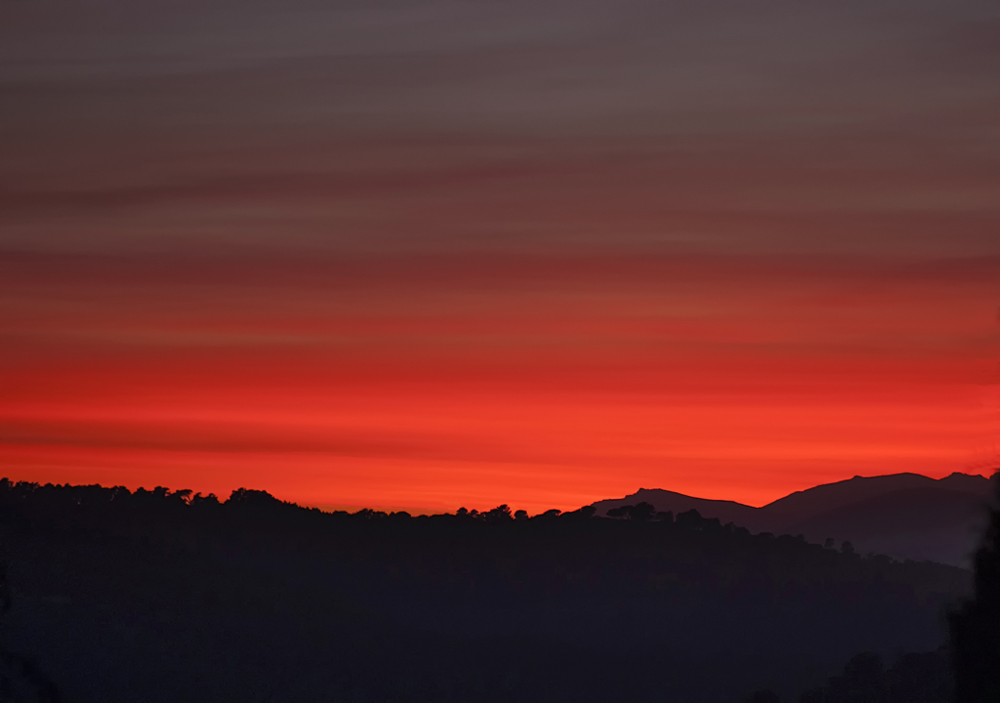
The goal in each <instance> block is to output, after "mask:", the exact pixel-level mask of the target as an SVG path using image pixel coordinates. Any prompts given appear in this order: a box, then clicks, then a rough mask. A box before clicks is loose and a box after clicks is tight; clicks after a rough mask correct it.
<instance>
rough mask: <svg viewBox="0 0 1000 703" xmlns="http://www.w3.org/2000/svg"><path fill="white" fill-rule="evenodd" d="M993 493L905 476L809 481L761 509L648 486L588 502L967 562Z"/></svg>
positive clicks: (959, 481)
mask: <svg viewBox="0 0 1000 703" xmlns="http://www.w3.org/2000/svg"><path fill="white" fill-rule="evenodd" d="M990 497H991V485H990V481H989V480H988V479H986V478H984V477H983V476H976V475H969V474H960V473H954V474H952V475H950V476H947V477H946V478H942V479H933V478H929V477H927V476H922V475H920V474H913V473H902V474H892V475H888V476H872V477H863V476H855V477H854V478H852V479H848V480H845V481H838V482H836V483H828V484H823V485H819V486H814V487H812V488H809V489H806V490H802V491H796V492H795V493H791V494H789V495H787V496H785V497H784V498H780V499H778V500H776V501H774V502H773V503H769V504H767V505H765V506H763V507H760V508H756V507H753V506H750V505H744V504H742V503H737V502H734V501H726V500H708V499H704V498H696V497H693V496H687V495H684V494H682V493H675V492H673V491H667V490H662V489H646V488H640V489H639V490H638V491H637V492H635V493H633V494H632V495H628V496H625V497H624V498H618V499H610V500H602V501H598V502H596V503H594V504H593V507H594V508H595V509H596V510H597V514H598V515H606V514H607V512H608V510H611V509H613V508H616V507H621V506H624V505H634V504H637V503H640V502H646V503H649V504H651V505H653V506H654V507H655V508H656V509H657V510H659V511H671V512H673V513H675V514H679V513H682V512H686V511H689V510H697V511H698V512H699V513H700V514H701V515H702V516H703V517H707V518H718V519H719V521H720V522H722V523H723V524H725V523H729V522H732V523H734V524H736V525H740V526H743V527H746V528H747V529H749V530H750V531H751V532H757V533H760V532H772V533H775V534H792V535H799V534H801V535H804V536H805V537H806V539H808V540H810V541H812V542H825V541H826V540H828V539H833V540H835V541H836V542H844V541H848V542H851V544H852V545H853V547H854V548H855V549H856V550H857V551H859V552H861V553H869V552H875V553H878V554H886V555H888V556H892V557H896V558H901V559H914V560H918V561H919V560H930V561H938V562H942V563H946V564H954V565H961V566H967V565H968V564H969V562H970V559H971V554H972V552H973V550H974V548H975V544H976V539H977V537H978V535H979V534H980V533H981V530H982V526H983V524H984V520H985V516H986V506H987V505H988V503H989V501H990Z"/></svg>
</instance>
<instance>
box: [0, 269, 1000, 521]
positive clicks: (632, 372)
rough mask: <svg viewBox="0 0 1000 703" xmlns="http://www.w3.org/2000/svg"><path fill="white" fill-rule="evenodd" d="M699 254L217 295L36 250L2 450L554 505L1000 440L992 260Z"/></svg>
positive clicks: (326, 495) (108, 472) (931, 457)
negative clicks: (663, 274) (82, 284)
mask: <svg viewBox="0 0 1000 703" xmlns="http://www.w3.org/2000/svg"><path fill="white" fill-rule="evenodd" d="M696 264H697V265H696V266H694V267H692V269H691V270H689V271H687V272H686V273H680V272H677V271H675V272H674V273H673V278H672V279H671V280H669V281H667V282H662V281H660V280H659V275H658V274H659V272H658V271H657V270H656V267H655V266H654V267H652V268H650V265H649V264H648V262H647V263H646V264H645V265H643V266H636V267H635V269H634V273H633V275H632V276H631V277H628V276H624V277H623V276H621V275H620V274H619V273H618V272H614V275H607V274H608V270H607V268H611V269H612V270H614V269H615V265H614V264H612V265H611V266H610V267H607V268H605V267H602V265H601V264H600V263H598V262H591V263H589V264H588V265H587V267H585V268H586V271H584V272H583V273H577V274H575V275H574V273H573V271H571V270H570V271H567V270H566V264H565V263H564V262H559V266H560V271H559V272H558V273H556V274H552V273H550V272H549V271H548V270H547V269H546V268H545V263H544V262H535V264H534V266H533V267H531V266H525V267H524V270H525V273H524V274H522V276H521V277H520V279H519V281H518V283H517V285H513V286H512V285H511V284H507V285H506V288H505V287H504V286H497V285H495V284H484V283H483V280H486V279H488V276H487V273H488V270H487V273H484V275H483V276H482V278H478V279H477V278H476V277H475V276H472V279H471V280H469V281H465V282H457V283H452V284H450V285H451V286H452V289H451V290H447V291H445V292H444V293H442V292H441V291H440V290H434V289H433V286H431V290H430V291H428V290H427V288H428V285H427V284H425V283H424V282H423V281H421V280H420V277H417V278H416V280H411V281H410V282H408V283H407V284H406V286H405V287H404V289H403V290H399V289H398V288H397V290H392V289H391V287H389V286H386V288H389V290H388V292H386V288H383V287H382V286H381V281H380V279H379V277H378V276H373V279H374V280H371V281H367V282H363V283H362V284H355V285H354V286H353V290H351V291H350V292H349V293H347V294H345V293H344V292H343V291H342V290H337V289H336V288H334V289H332V290H331V289H329V288H327V287H326V286H325V284H313V285H311V286H309V287H307V288H305V289H303V288H302V287H299V288H297V289H293V290H292V291H291V292H289V290H288V289H287V288H285V287H281V288H278V287H272V288H267V287H265V288H263V289H255V288H253V287H252V286H242V287H240V286H236V285H233V284H230V285H229V286H227V287H223V288H217V289H216V290H214V291H212V295H211V296H210V297H209V298H207V299H206V300H207V301H208V302H207V304H204V305H201V306H199V305H198V304H196V303H195V302H193V301H194V297H193V296H195V295H196V292H195V291H193V290H191V289H192V288H194V287H195V286H196V285H197V283H195V284H191V285H186V284H182V283H173V284H169V285H168V284H167V283H163V282H159V283H157V282H156V281H155V276H150V278H151V279H153V280H154V282H153V283H152V284H147V285H143V284H141V283H138V282H136V280H129V281H126V282H124V283H123V282H121V281H118V282H115V281H113V280H112V281H110V282H108V281H104V282H100V281H94V282H91V283H89V284H88V286H87V288H86V291H87V292H86V297H87V299H86V300H80V299H79V298H77V297H75V296H78V295H79V294H78V293H77V292H76V290H77V288H76V287H75V286H76V285H77V284H75V283H74V282H73V281H72V280H68V281H67V280H66V279H65V278H56V277H55V276H53V279H52V280H50V281H45V276H46V267H48V266H51V265H52V264H51V263H49V262H47V261H45V260H44V259H43V260H41V261H31V262H27V263H22V269H21V274H22V275H21V276H20V277H18V276H12V277H10V278H9V279H8V281H9V282H8V285H21V286H24V287H27V286H29V285H36V284H37V283H38V282H39V281H42V282H44V283H45V286H44V288H43V290H44V291H45V294H43V295H36V296H35V297H34V298H32V299H31V302H30V304H28V303H21V302H19V303H18V307H20V308H22V309H26V308H30V314H29V313H28V312H22V313H21V314H20V316H15V315H13V314H11V310H12V309H14V308H15V306H14V305H12V304H10V303H8V306H7V307H6V308H5V309H6V311H7V325H6V339H7V345H6V347H5V358H6V362H7V363H6V364H5V365H4V369H3V371H2V372H0V374H2V382H3V386H4V388H5V394H4V397H3V400H2V402H0V420H2V426H3V435H2V437H0V440H2V443H3V444H2V447H3V456H4V464H5V473H7V474H9V475H10V476H11V478H14V479H26V480H40V481H52V482H71V483H86V482H99V483H103V484H116V485H117V484H121V485H126V486H129V487H131V488H135V487H138V486H140V485H142V486H146V487H152V486H154V485H167V486H170V487H173V488H181V487H189V488H192V489H194V490H197V491H202V492H206V493H207V492H215V493H217V494H219V495H220V496H225V495H228V493H229V491H231V490H232V489H234V488H237V487H239V486H247V487H255V488H262V489H266V490H269V491H271V492H272V493H274V494H275V495H277V496H279V497H281V498H283V499H287V500H293V501H295V502H299V503H302V504H307V505H319V506H324V507H341V508H349V509H356V508H359V507H366V506H367V507H381V508H385V509H406V510H410V511H411V512H434V511H441V510H454V509H455V508H457V507H459V506H460V505H466V506H467V507H470V508H471V507H476V508H480V509H483V508H489V507H493V506H494V505H496V504H499V503H508V504H510V505H512V506H514V507H516V508H524V509H527V510H529V511H530V512H540V511H543V510H546V509H548V508H552V507H555V508H560V509H564V510H565V509H574V508H576V507H579V506H580V505H583V504H586V503H589V502H592V501H594V500H598V499H601V498H605V497H612V496H621V495H624V494H626V493H630V492H632V491H634V490H636V489H637V488H639V487H649V488H652V487H660V488H668V489H670V490H675V491H679V492H682V493H688V494H692V495H697V496H700V497H709V498H721V499H731V500H738V501H741V502H745V503H749V504H752V505H761V504H764V503H767V502H769V501H771V500H775V499H777V498H779V497H781V496H782V495H785V494H787V493H789V492H791V491H793V490H799V489H802V488H806V487H809V486H811V485H815V484H817V483H822V482H828V481H835V480H841V479H843V478H849V477H850V476H853V475H856V474H863V475H873V474H884V473H895V472H901V471H912V472H917V473H924V474H927V475H931V476H936V477H940V476H944V475H947V474H949V473H951V472H953V471H967V470H970V469H971V470H974V471H975V463H976V462H977V461H979V460H981V459H982V458H983V457H984V456H985V454H987V453H988V445H989V438H990V431H991V427H990V424H989V423H990V413H991V412H992V411H991V410H990V405H989V404H990V403H991V402H993V401H992V400H990V398H991V396H990V395H989V392H990V389H991V388H992V386H991V385H990V374H991V373H992V369H993V368H994V366H993V364H994V363H995V361H994V357H993V354H994V352H995V349H996V347H995V340H994V338H993V336H992V334H993V330H992V328H991V326H990V324H991V322H992V321H991V320H989V319H988V318H986V316H985V315H982V316H981V317H980V316H978V315H977V314H975V312H976V310H977V309H978V308H981V307H982V306H981V305H977V299H979V298H982V297H983V296H984V295H985V294H986V292H987V291H988V289H989V286H990V285H991V283H990V282H987V281H985V280H982V278H980V280H978V281H977V280H976V278H975V277H970V276H969V275H968V274H967V272H965V271H959V272H951V273H946V274H942V275H936V276H935V275H931V276H928V275H926V274H925V275H919V276H914V275H913V274H912V271H911V270H910V269H911V268H912V267H902V268H899V269H897V270H895V271H893V270H890V269H876V270H875V271H873V272H872V273H870V274H868V275H867V276H859V275H857V274H856V273H851V271H853V269H850V270H849V271H848V272H847V273H851V275H850V285H849V286H846V285H845V283H844V280H845V275H846V274H845V273H844V272H837V271H832V272H831V271H830V270H828V269H824V268H822V267H820V268H819V269H817V270H816V271H813V272H811V273H810V272H809V271H807V270H806V271H805V272H804V269H807V268H808V266H809V264H808V262H798V263H797V265H796V266H795V267H787V268H782V267H780V266H778V267H776V266H775V265H773V264H769V265H767V266H766V267H765V269H764V270H763V271H761V270H754V268H753V267H751V266H747V267H746V268H745V269H744V270H742V271H741V270H740V269H739V268H738V267H737V268H734V267H733V266H732V264H731V263H729V262H726V261H725V260H723V261H722V262H721V263H720V262H713V261H712V260H710V259H701V260H698V261H697V262H696ZM137 265H139V264H137ZM668 265H669V262H668V263H667V264H664V266H668ZM466 266H467V267H468V269H469V270H471V271H472V272H473V273H474V272H475V270H476V268H477V267H480V268H486V267H489V266H493V267H495V266H496V262H495V261H494V262H492V263H488V262H486V263H484V261H482V260H481V259H479V258H477V257H470V258H469V260H468V261H467V262H466ZM720 268H722V269H724V270H725V275H726V277H727V279H728V280H727V284H726V285H724V286H720V285H719V283H718V281H719V279H720V277H721V276H722V274H721V273H720V271H719V269H720ZM15 271H16V269H15ZM602 273H603V274H605V275H604V276H603V277H602V275H601V274H602ZM241 275H245V276H247V275H250V274H248V273H247V272H246V271H243V272H242V274H241ZM505 275H509V274H505ZM136 276H138V277H139V278H141V272H139V273H138V274H136ZM560 277H561V278H562V282H561V283H560V284H559V286H558V287H553V286H552V284H551V281H552V280H553V279H558V278H560ZM438 284H439V285H440V279H438ZM366 285H367V286H370V287H369V288H366ZM396 285H397V287H398V286H400V285H401V284H400V283H399V282H398V281H397V282H396ZM678 291H681V292H683V293H684V294H685V297H687V298H688V299H687V300H681V301H679V300H677V296H678ZM71 296H73V297H71ZM341 297H345V298H347V301H348V302H346V303H342V302H341V301H340V298H341ZM10 299H12V297H11V298H8V300H10ZM25 299H27V296H25ZM356 300H357V301H360V302H358V303H355V301H356ZM904 300H905V301H907V304H906V306H903V305H901V304H900V301H904ZM984 318H985V319H984Z"/></svg>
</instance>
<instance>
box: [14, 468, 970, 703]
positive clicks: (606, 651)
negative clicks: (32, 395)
mask: <svg viewBox="0 0 1000 703" xmlns="http://www.w3.org/2000/svg"><path fill="white" fill-rule="evenodd" d="M594 512H595V511H594V510H593V509H581V510H579V511H575V512H571V513H565V514H560V513H559V512H558V511H549V512H548V513H545V514H542V515H537V516H533V517H529V516H527V515H526V514H524V513H522V512H518V513H515V514H512V512H511V510H510V509H509V508H508V507H507V506H498V507H497V508H495V509H493V510H490V511H486V512H482V513H480V512H477V511H467V510H464V509H463V510H459V511H457V512H456V513H454V514H444V515H434V516H411V515H409V514H407V513H390V514H387V513H384V512H380V511H373V510H362V511H358V512H356V513H353V514H348V513H345V512H333V513H326V512H322V511H319V510H316V509H307V508H302V507H299V506H296V505H294V504H291V503H287V502H283V501H280V500H277V499H275V498H274V497H273V496H271V495H270V494H268V493H266V492H264V491H257V490H248V489H239V490H236V491H234V492H233V494H232V495H231V496H230V497H229V498H228V499H227V500H224V501H222V500H219V499H217V498H216V497H215V496H202V495H192V494H191V492H190V491H171V490H168V489H166V488H163V487H158V488H155V489H153V490H142V489H140V490H137V491H129V490H127V489H124V488H121V487H114V488H106V487H101V486H54V485H44V486H42V485H38V484H32V483H17V484H15V483H11V482H9V481H7V480H3V481H0V545H2V549H3V558H4V559H5V560H6V561H7V563H8V565H9V568H8V577H9V582H10V584H11V588H12V592H13V598H12V603H13V605H12V607H11V609H10V611H9V613H8V615H7V617H6V618H5V620H4V621H3V623H2V627H0V645H2V646H3V648H4V649H5V650H6V651H10V652H14V653H17V654H18V655H19V656H23V657H26V658H30V659H31V661H33V662H35V663H36V665H37V667H38V669H39V670H40V671H43V672H45V673H46V674H47V675H48V676H49V677H50V679H51V681H52V682H53V685H54V686H55V687H57V688H58V690H59V691H61V692H62V693H63V695H64V698H65V699H66V700H74V701H102V702H104V701H136V700H142V701H144V702H148V703H157V702H158V701H164V702H166V701H176V700H185V701H219V700H240V701H258V700H259V701H263V700H276V701H277V700H295V701H330V700H335V701H341V700H345V701H385V700H395V701H415V702H419V701H467V700H477V701H500V700H504V701H508V700H519V701H552V700H576V699H580V698H623V697H624V698H637V699H638V698H641V699H643V700H649V701H674V702H677V703H729V702H731V701H741V700H742V699H743V698H744V697H745V694H746V692H748V691H752V690H756V689H761V688H768V689H773V690H776V691H779V692H780V693H781V694H782V695H783V696H784V697H785V698H786V699H787V700H792V699H793V697H795V696H798V695H799V693H800V692H802V691H805V690H807V689H810V688H815V687H816V686H819V685H821V684H822V683H823V682H824V681H826V680H827V679H829V677H831V676H833V675H835V674H837V673H838V672H839V671H841V669H842V668H843V666H844V662H847V661H849V660H850V659H851V658H852V657H853V656H855V655H856V654H857V653H858V652H873V653H875V654H877V655H880V656H882V657H885V658H887V659H888V658H894V657H897V656H898V655H899V653H901V652H907V651H930V650H934V649H936V648H937V647H939V646H940V645H941V644H942V642H943V639H944V621H943V617H944V613H946V612H948V610H949V609H950V608H952V607H953V605H954V604H955V603H956V602H958V601H959V600H960V599H961V598H962V597H964V596H965V595H967V594H968V593H969V589H970V579H971V574H970V573H969V572H968V571H965V570H963V569H959V568H955V567H950V566H946V565H941V564H934V563H928V562H922V563H921V562H913V561H894V560H892V559H889V558H888V557H883V556H872V557H864V556H862V555H860V554H857V553H852V552H850V551H849V550H847V551H844V550H840V549H828V548H824V547H822V546H820V545H816V544H809V543H807V542H805V541H804V540H802V539H798V538H796V537H791V536H777V537H775V536H773V535H767V534H764V535H752V534H751V533H750V532H749V531H748V530H746V529H743V528H740V527H736V526H734V525H723V524H722V523H721V522H720V521H719V520H718V519H712V518H703V517H701V516H700V515H699V514H698V513H697V512H694V511H686V512H683V513H680V514H678V515H676V516H674V515H665V514H654V513H652V512H651V511H647V510H642V509H640V510H635V511H632V512H631V513H629V514H630V516H631V517H632V519H630V520H616V519H608V518H601V517H597V516H595V515H594Z"/></svg>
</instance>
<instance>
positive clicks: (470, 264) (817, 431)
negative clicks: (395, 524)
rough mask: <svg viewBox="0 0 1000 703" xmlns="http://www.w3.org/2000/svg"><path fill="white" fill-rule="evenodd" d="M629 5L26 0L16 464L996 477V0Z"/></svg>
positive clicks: (1, 55) (430, 500)
mask: <svg viewBox="0 0 1000 703" xmlns="http://www.w3.org/2000/svg"><path fill="white" fill-rule="evenodd" d="M611 5H612V4H611V3H610V2H598V1H597V0H590V1H589V2H584V3H577V4H575V5H573V6H572V7H570V5H568V4H561V3H558V2H553V1H551V0H549V1H547V2H542V3H538V2H533V3H525V4H524V5H523V6H522V5H518V4H516V3H515V4H513V5H506V4H505V5H503V6H498V5H496V4H493V3H476V2H473V3H468V4H464V5H461V6H459V5H452V4H447V3H443V2H430V3H425V4H414V5H412V6H402V5H401V6H399V7H396V8H395V9H391V10H390V9H385V10H375V9H371V8H367V7H366V6H363V5H358V6H357V7H354V6H350V5H347V4H344V5H342V6H340V5H338V6H337V7H336V8H333V7H329V6H327V5H326V4H315V5H310V4H309V3H308V2H307V0H294V2H286V3H281V4H270V3H267V2H255V3H251V4H247V5H245V6H242V5H241V7H240V8H239V9H237V8H236V7H235V6H233V7H229V6H226V5H223V4H219V5H202V4H198V5H188V4H185V3H182V2H166V1H164V2H151V3H148V4H147V3H144V4H143V6H142V7H141V8H136V7H134V6H133V5H132V4H125V3H121V2H118V1H117V0H108V1H107V2H105V3H103V4H102V5H101V7H105V8H106V9H107V12H106V13H104V14H94V13H89V12H88V13H85V14H84V13H82V11H81V14H80V15H79V16H72V14H71V13H70V14H66V13H63V12H60V14H59V15H58V16H56V15H55V14H53V13H52V12H51V10H49V9H46V8H45V7H43V6H39V5H37V4H28V3H14V4H7V5H6V6H4V7H3V8H0V84H2V90H3V94H4V95H5V96H9V97H10V98H12V99H10V100H9V101H5V102H6V103H7V105H6V107H5V124H4V125H3V129H4V132H5V134H6V136H5V137H4V138H3V139H2V140H0V469H2V473H4V474H6V475H8V476H10V477H11V478H14V479H24V480H35V481H42V482H46V481H53V482H73V483H88V482H100V483H104V484H125V485H128V486H131V487H137V486H140V485H143V486H147V487H151V486H154V485H167V486H170V487H174V488H181V487H190V488H192V489H194V490H199V491H203V492H208V491H214V492H216V493H218V494H220V495H228V492H229V491H230V490H232V489H233V488H236V487H238V486H247V487H253V488H263V489H267V490H269V491H271V492H272V493H274V494H275V495H277V496H279V497H281V498H285V499H290V500H295V501H297V502H301V503H304V504H310V505H322V506H338V507H350V508H356V507H362V506H372V507H383V508H392V509H409V510H412V511H434V510H442V509H447V510H453V509H454V508H456V507H458V506H459V505H466V506H468V507H470V508H471V507H478V508H481V509H482V508H490V507H493V506H494V505H496V504H498V503H501V502H505V503H508V504H510V505H511V506H513V507H515V508H525V509H527V510H529V511H530V512H535V511H541V510H544V509H547V508H550V507H557V508H563V509H566V508H575V507H578V506H579V505H581V504H584V503H588V502H590V501H593V500H596V499H600V498H605V497H612V496H620V495H623V494H625V493H629V492H632V491H634V490H635V489H637V488H639V487H662V488H668V489H672V490H677V491H681V492H685V493H691V494H695V495H699V496H703V497H719V498H730V499H736V500H741V501H744V502H748V503H751V504H755V505H759V504H762V503H765V502H768V501H770V500H773V499H776V498H778V497H780V496H781V495H784V494H786V493H788V492H790V491H793V490H798V489H801V488H805V487H808V486H811V485H814V484H816V483H820V482H826V481H832V480H839V479H843V478H849V477H850V476H853V475H855V474H863V475H871V474H879V473H891V472H896V471H916V472H920V473H925V474H928V475H932V476H944V475H947V474H948V473H951V472H952V471H974V472H977V473H978V472H981V471H985V470H986V469H987V468H989V467H990V463H989V462H991V461H995V460H996V457H997V455H996V439H997V434H998V427H1000V401H998V394H997V383H998V381H1000V378H998V375H1000V371H998V363H1000V361H998V360H1000V340H998V326H997V315H998V305H1000V234H998V232H1000V133H998V132H997V128H996V115H997V114H1000V72H997V71H990V70H987V69H986V68H985V66H988V65H990V62H992V65H996V62H997V61H998V60H1000V54H998V53H997V49H996V47H997V46H1000V16H998V14H997V12H996V10H995V8H993V7H991V6H990V4H988V3H976V2H969V3H955V4H948V7H947V8H944V7H941V5H943V4H941V3H930V2H926V3H924V2H919V1H917V2H907V3H902V2H890V1H889V0H879V1H878V2H874V3H868V4H866V6H865V7H864V8H853V9H850V8H846V7H843V6H837V7H809V6H807V5H806V4H803V3H775V4H774V5H773V6H771V5H768V6H767V8H766V10H758V11H753V12H751V11H750V10H748V9H747V7H746V5H747V4H746V3H737V2H735V1H727V2H720V3H715V4H711V3H709V4H706V3H699V4H694V3H685V2H678V1H673V2H668V3H658V4H656V5H655V6H654V5H647V4H645V3H641V2H638V0H630V1H629V2H627V3H624V4H622V3H614V7H612V6H611ZM709 6H710V7H709ZM706 8H708V9H706ZM571 10H572V11H571ZM994 38H995V39H997V41H996V42H994V41H992V39H994Z"/></svg>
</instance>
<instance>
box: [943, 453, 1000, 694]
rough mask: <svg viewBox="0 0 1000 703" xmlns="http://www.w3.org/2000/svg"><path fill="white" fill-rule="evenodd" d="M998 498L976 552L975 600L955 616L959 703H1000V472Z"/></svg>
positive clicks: (995, 476)
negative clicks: (997, 702) (999, 702)
mask: <svg viewBox="0 0 1000 703" xmlns="http://www.w3.org/2000/svg"><path fill="white" fill-rule="evenodd" d="M993 482H994V485H995V488H996V499H995V501H994V504H993V506H992V507H991V510H990V513H989V522H988V524H987V527H986V532H985V534H984V535H983V540H982V542H981V544H980V546H979V549H978V551H977V552H976V558H975V562H974V566H975V579H974V590H973V595H972V598H970V599H969V600H967V601H966V602H965V603H964V604H963V605H962V606H961V608H959V609H958V610H957V611H955V612H954V613H952V614H951V617H950V618H949V625H950V626H951V650H952V664H953V666H954V669H955V694H956V701H957V703H996V701H1000V469H998V470H997V472H996V473H994V474H993Z"/></svg>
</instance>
